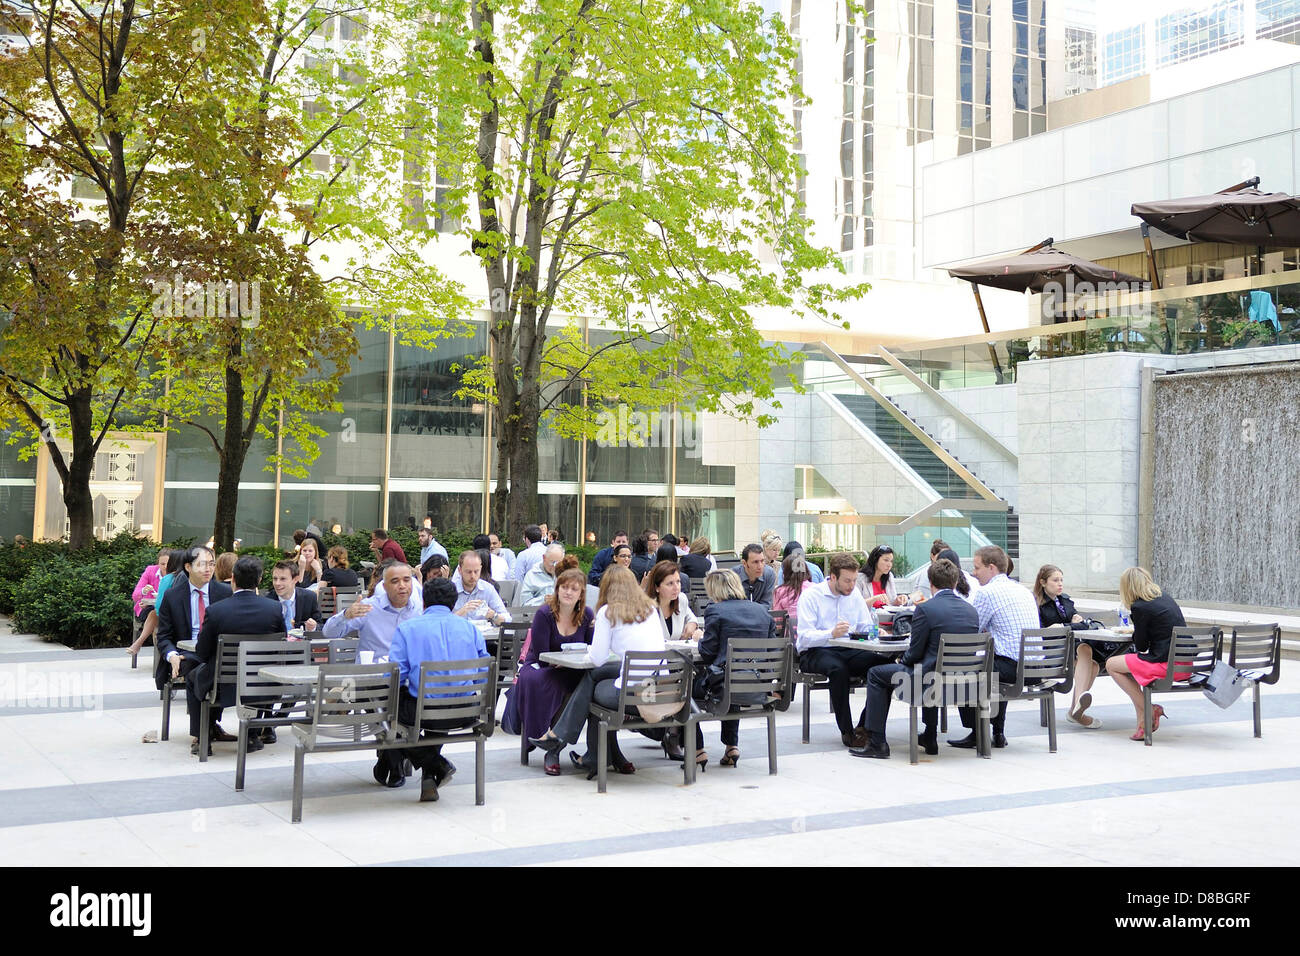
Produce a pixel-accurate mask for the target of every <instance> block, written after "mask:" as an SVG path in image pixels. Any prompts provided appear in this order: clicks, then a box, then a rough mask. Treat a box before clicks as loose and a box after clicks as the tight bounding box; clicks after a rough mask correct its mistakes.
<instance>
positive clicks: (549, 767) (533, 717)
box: [513, 555, 595, 777]
mask: <svg viewBox="0 0 1300 956" xmlns="http://www.w3.org/2000/svg"><path fill="white" fill-rule="evenodd" d="M566 557H567V555H566ZM586 583H587V580H586V576H585V575H584V574H583V573H582V571H580V570H577V569H575V568H570V569H568V570H565V571H562V572H560V575H559V577H558V578H557V579H556V582H555V593H553V594H551V595H548V596H547V598H546V600H545V601H544V602H543V603H542V606H541V607H540V608H539V609H538V611H537V614H536V615H535V616H534V617H533V627H532V630H531V632H530V634H529V638H528V648H527V650H526V651H525V653H524V656H523V658H522V659H521V660H520V662H519V676H518V677H517V678H516V679H515V689H514V691H513V693H514V694H516V695H518V703H519V717H520V722H521V724H522V726H521V728H520V733H522V734H523V735H524V736H525V737H541V736H542V735H543V734H544V733H545V732H546V728H548V727H550V726H551V723H552V722H553V721H554V720H555V716H556V714H557V713H558V712H559V710H560V706H561V705H562V704H563V703H564V698H565V697H567V696H568V695H569V694H570V693H571V692H572V691H573V689H574V688H575V687H577V686H578V682H579V681H581V680H582V671H577V670H571V669H568V668H564V667H552V666H551V665H549V664H543V663H542V661H541V655H543V654H547V653H551V652H553V651H559V650H560V649H561V645H562V644H578V643H582V644H590V643H591V637H592V633H593V631H594V629H595V618H594V616H593V615H592V613H591V608H589V607H587V606H586V592H587V588H586ZM559 757H560V755H559V752H558V751H552V750H548V751H547V752H546V759H545V761H544V766H545V768H546V772H547V774H548V775H550V776H552V777H554V776H558V775H559V773H560V759H559Z"/></svg>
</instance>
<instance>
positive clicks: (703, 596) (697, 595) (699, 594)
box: [690, 579, 711, 614]
mask: <svg viewBox="0 0 1300 956" xmlns="http://www.w3.org/2000/svg"><path fill="white" fill-rule="evenodd" d="M690 603H691V611H692V612H694V613H695V614H703V613H704V609H705V608H706V607H708V606H709V604H710V603H711V602H710V601H709V594H708V592H707V591H706V590H705V589H704V582H703V581H696V580H694V579H692V581H691V593H690Z"/></svg>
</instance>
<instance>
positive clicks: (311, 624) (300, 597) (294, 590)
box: [271, 561, 323, 631]
mask: <svg viewBox="0 0 1300 956" xmlns="http://www.w3.org/2000/svg"><path fill="white" fill-rule="evenodd" d="M297 581H298V565H297V563H296V562H294V561H277V562H276V564H275V566H274V567H273V568H272V569H271V586H272V587H273V588H275V596H276V600H278V601H279V602H280V616H281V617H283V618H284V629H285V630H286V631H292V630H293V629H294V628H295V627H301V628H302V629H303V630H304V631H314V630H316V628H318V627H320V625H321V624H322V623H323V618H322V617H321V613H320V604H319V603H317V601H316V595H315V594H314V593H313V592H311V591H308V590H307V589H306V588H300V587H298V584H297Z"/></svg>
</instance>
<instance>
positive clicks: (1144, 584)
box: [1106, 568, 1191, 740]
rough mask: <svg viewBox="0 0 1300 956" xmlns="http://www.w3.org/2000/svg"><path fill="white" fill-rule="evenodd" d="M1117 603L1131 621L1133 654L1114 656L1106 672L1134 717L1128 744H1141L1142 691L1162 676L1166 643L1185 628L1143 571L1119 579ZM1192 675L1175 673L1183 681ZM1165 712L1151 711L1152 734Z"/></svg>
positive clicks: (1170, 601) (1174, 607)
mask: <svg viewBox="0 0 1300 956" xmlns="http://www.w3.org/2000/svg"><path fill="white" fill-rule="evenodd" d="M1119 600H1120V603H1121V604H1123V605H1124V606H1126V607H1127V608H1128V609H1129V612H1130V614H1131V616H1132V618H1133V649H1134V650H1135V651H1136V653H1134V654H1122V655H1121V654H1116V655H1115V656H1114V657H1111V658H1109V659H1108V660H1107V661H1106V672H1107V673H1108V674H1110V676H1111V677H1113V678H1115V683H1116V685H1118V687H1119V688H1120V690H1122V691H1124V693H1126V694H1128V696H1129V699H1130V700H1131V701H1133V709H1134V711H1136V713H1137V732H1136V733H1135V734H1133V736H1132V737H1130V738H1129V739H1130V740H1142V739H1143V738H1144V737H1145V736H1146V734H1145V733H1144V730H1143V727H1142V688H1143V687H1145V686H1146V685H1147V684H1150V683H1151V682H1152V681H1154V680H1158V679H1159V678H1161V677H1164V676H1165V672H1166V670H1167V668H1168V664H1167V661H1168V660H1169V642H1170V641H1172V640H1173V638H1174V628H1176V627H1186V626H1187V622H1186V621H1184V620H1183V612H1182V610H1181V609H1180V608H1179V607H1178V605H1177V604H1175V603H1174V599H1173V598H1171V597H1170V596H1169V595H1167V594H1165V593H1163V592H1162V591H1161V590H1160V587H1159V585H1157V584H1156V583H1155V582H1154V581H1152V580H1151V575H1150V574H1149V573H1148V572H1147V570H1146V568H1129V569H1128V570H1127V571H1125V572H1124V573H1123V574H1121V575H1120V578H1119ZM1190 674H1191V672H1190V671H1187V672H1184V673H1181V674H1180V673H1177V672H1175V673H1174V677H1175V679H1177V680H1185V679H1186V678H1187V677H1188V676H1190ZM1164 715H1165V709H1164V708H1163V707H1161V706H1160V705H1159V704H1156V705H1155V707H1153V708H1152V710H1151V721H1152V725H1151V732H1152V733H1153V734H1154V733H1155V732H1156V731H1157V730H1159V729H1160V718H1161V717H1163V716H1164Z"/></svg>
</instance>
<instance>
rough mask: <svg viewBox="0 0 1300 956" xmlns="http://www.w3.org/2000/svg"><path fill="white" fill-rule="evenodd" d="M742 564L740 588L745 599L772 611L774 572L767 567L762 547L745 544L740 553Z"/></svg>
mask: <svg viewBox="0 0 1300 956" xmlns="http://www.w3.org/2000/svg"><path fill="white" fill-rule="evenodd" d="M740 560H741V561H742V562H743V563H742V564H741V568H742V569H743V573H742V574H741V575H740V586H741V587H742V588H744V590H745V597H746V598H748V599H749V600H751V601H754V602H755V603H757V604H762V605H763V606H764V607H766V608H767V609H768V610H769V611H770V610H772V595H773V593H774V592H775V591H776V572H775V571H773V570H772V569H771V568H769V567H767V564H766V560H767V559H766V558H765V557H764V556H763V548H762V545H757V544H747V545H745V550H743V551H742V552H741V553H740Z"/></svg>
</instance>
